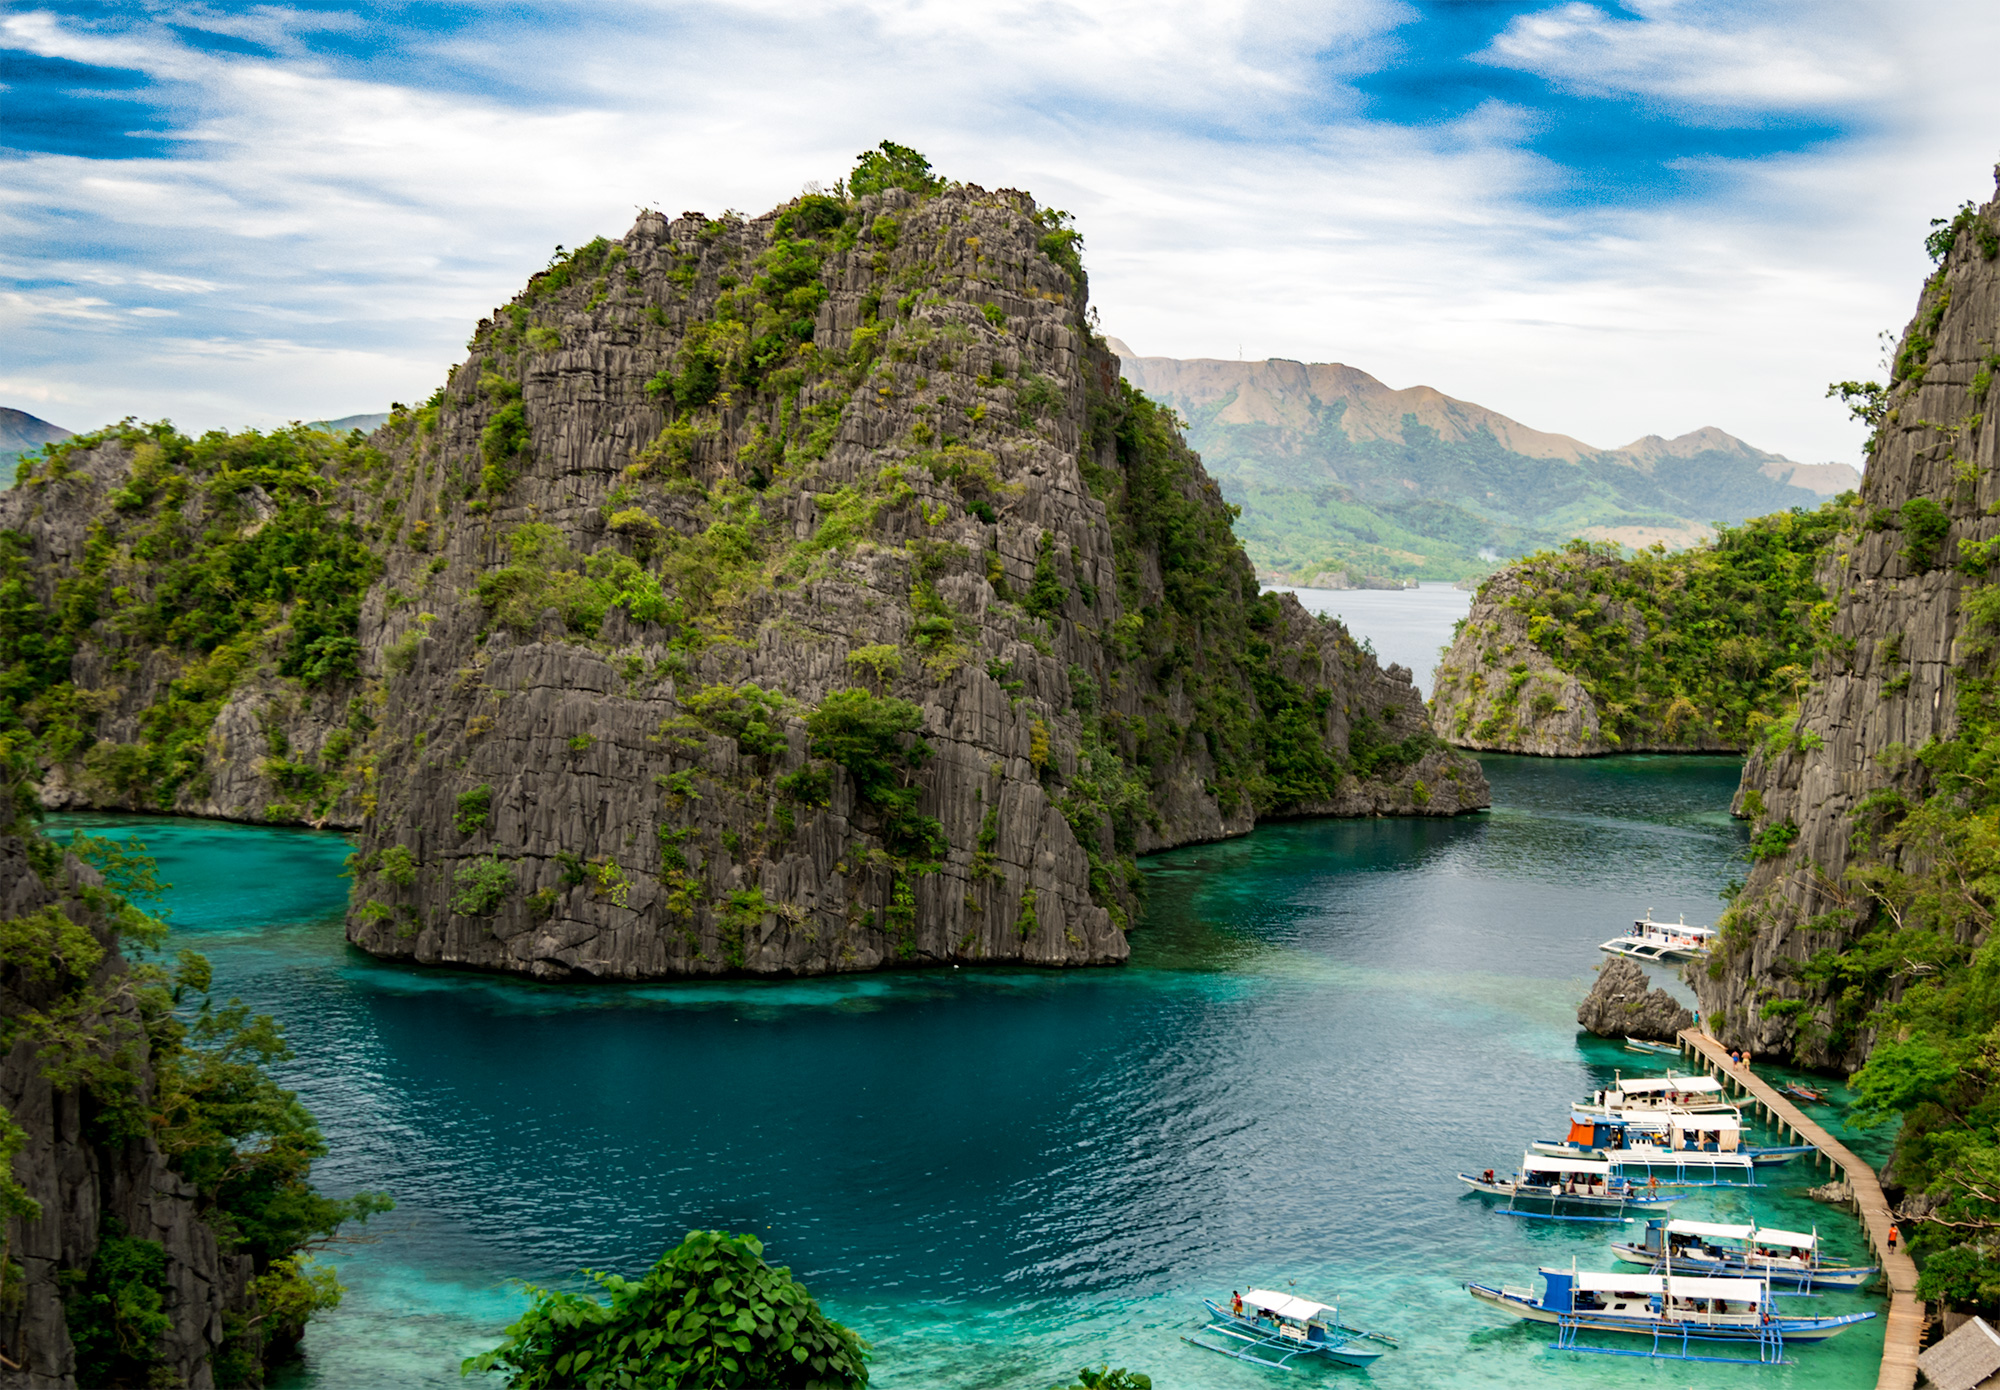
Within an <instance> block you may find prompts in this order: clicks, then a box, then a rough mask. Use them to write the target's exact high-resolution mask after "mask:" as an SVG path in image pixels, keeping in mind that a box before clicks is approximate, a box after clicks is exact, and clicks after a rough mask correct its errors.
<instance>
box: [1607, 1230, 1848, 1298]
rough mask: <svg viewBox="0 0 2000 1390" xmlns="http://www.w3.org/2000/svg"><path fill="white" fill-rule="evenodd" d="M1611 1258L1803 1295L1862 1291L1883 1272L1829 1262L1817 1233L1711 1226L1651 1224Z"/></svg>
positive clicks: (1616, 1247)
mask: <svg viewBox="0 0 2000 1390" xmlns="http://www.w3.org/2000/svg"><path fill="white" fill-rule="evenodd" d="M1611 1253H1612V1254H1614V1255H1616V1256H1617V1257H1618V1258H1619V1259H1621V1260H1623V1261H1625V1262H1626V1263H1627V1264H1635V1265H1647V1266H1650V1267H1651V1268H1652V1270H1653V1272H1654V1273H1655V1274H1714V1275H1747V1276H1749V1277H1751V1278H1758V1279H1768V1280H1769V1281H1770V1282H1771V1283H1772V1285H1773V1286H1778V1285H1783V1286H1785V1287H1788V1288H1792V1289H1795V1290H1796V1291H1797V1292H1800V1293H1804V1292H1806V1291H1808V1290H1810V1289H1812V1288H1814V1287H1815V1286H1818V1287H1822V1288H1830V1289H1858V1288H1860V1287H1861V1286H1862V1285H1864V1284H1866V1283H1867V1282H1868V1281H1869V1280H1870V1279H1871V1278H1873V1277H1874V1276H1875V1274H1876V1272H1877V1270H1878V1268H1879V1266H1876V1265H1836V1264H1828V1263H1826V1262H1825V1261H1824V1260H1822V1259H1821V1258H1820V1248H1819V1232H1818V1231H1814V1232H1812V1233H1811V1234H1810V1235H1808V1234H1805V1233H1804V1232H1801V1231H1776V1230H1772V1229H1770V1228H1769V1227H1764V1226H1721V1225H1717V1224H1715V1223H1714V1222H1709V1221H1668V1220H1665V1219H1660V1220H1654V1221H1648V1222H1647V1223H1646V1234H1645V1237H1644V1238H1643V1239H1642V1240H1641V1241H1640V1242H1639V1243H1638V1244H1636V1245H1634V1244H1631V1243H1628V1242H1624V1241H1613V1242H1612V1243H1611Z"/></svg>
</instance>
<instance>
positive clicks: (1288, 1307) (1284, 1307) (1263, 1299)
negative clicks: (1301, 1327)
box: [1243, 1289, 1333, 1322]
mask: <svg viewBox="0 0 2000 1390" xmlns="http://www.w3.org/2000/svg"><path fill="white" fill-rule="evenodd" d="M1243 1301H1244V1302H1245V1303H1247V1304H1249V1305H1251V1306H1252V1307H1256V1308H1264V1309H1267V1310H1269V1311H1270V1312H1273V1313H1276V1314H1277V1315H1278V1316H1279V1317H1281V1318H1297V1319H1298V1320H1299V1321H1300V1322H1305V1321H1306V1320H1308V1319H1310V1318H1316V1317H1318V1316H1319V1315H1320V1314H1321V1313H1331V1312H1332V1311H1333V1308H1332V1307H1331V1306H1330V1305H1328V1304H1325V1303H1315V1302H1313V1301H1312V1300H1311V1299H1310V1298H1297V1297H1294V1296H1293V1295H1291V1294H1288V1293H1276V1292H1273V1291H1272V1290H1270V1289H1252V1290H1250V1292H1248V1293H1246V1294H1244V1295H1243Z"/></svg>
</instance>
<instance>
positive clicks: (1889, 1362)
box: [1680, 1028, 1924, 1390]
mask: <svg viewBox="0 0 2000 1390" xmlns="http://www.w3.org/2000/svg"><path fill="white" fill-rule="evenodd" d="M1680 1041H1681V1046H1682V1047H1683V1048H1685V1049H1687V1050H1688V1051H1691V1052H1693V1053H1694V1054H1695V1055H1696V1056H1698V1057H1700V1058H1701V1059H1702V1060H1703V1061H1705V1062H1707V1063H1708V1064H1709V1070H1710V1072H1711V1074H1715V1075H1719V1076H1723V1077H1727V1078H1728V1079H1729V1080H1730V1081H1731V1082H1733V1083H1735V1084H1736V1085H1737V1086H1740V1087H1741V1088H1742V1089H1743V1090H1744V1091H1745V1092H1747V1093H1748V1094H1750V1095H1751V1096H1754V1097H1755V1098H1756V1099H1757V1101H1759V1102H1760V1103H1761V1104H1762V1105H1763V1107H1764V1113H1765V1114H1766V1115H1767V1116H1769V1117H1770V1118H1771V1119H1772V1121H1773V1122H1774V1123H1775V1122H1778V1121H1782V1122H1783V1123H1785V1124H1786V1125H1789V1126H1790V1127H1791V1129H1792V1132H1793V1133H1795V1134H1797V1135H1799V1136H1800V1141H1801V1142H1802V1143H1807V1144H1811V1145H1813V1146H1814V1147H1815V1148H1817V1149H1818V1150H1819V1151H1820V1152H1821V1153H1823V1154H1825V1155H1826V1156H1827V1158H1828V1160H1830V1161H1831V1162H1832V1163H1834V1164H1835V1165H1836V1166H1838V1167H1839V1168H1840V1170H1841V1173H1842V1175H1843V1176H1844V1177H1845V1178H1846V1179H1847V1182H1848V1185H1849V1186H1850V1187H1852V1188H1853V1189H1854V1201H1855V1206H1856V1207H1857V1208H1858V1209H1859V1211H1860V1214H1861V1224H1862V1225H1863V1227H1865V1228H1866V1229H1867V1232H1868V1247H1869V1249H1871V1250H1873V1251H1874V1252H1875V1258H1876V1259H1877V1260H1878V1261H1879V1262H1880V1263H1881V1265H1882V1276H1883V1278H1885V1279H1887V1280H1888V1282H1889V1316H1888V1319H1887V1322H1886V1325H1885V1326H1884V1328H1883V1335H1882V1371H1881V1374H1880V1375H1879V1376H1878V1377H1876V1380H1875V1390H1914V1387H1915V1386H1916V1383H1917V1352H1918V1351H1919V1350H1921V1349H1922V1347H1923V1340H1924V1305H1923V1302H1922V1300H1921V1299H1919V1298H1918V1297H1917V1266H1916V1264H1915V1262H1913V1261H1912V1260H1911V1259H1910V1257H1909V1255H1908V1254H1907V1253H1905V1252H1904V1250H1903V1249H1902V1247H1901V1246H1898V1247H1897V1248H1896V1249H1895V1250H1894V1251H1891V1250H1890V1249H1889V1227H1890V1226H1891V1225H1892V1224H1894V1222H1895V1219H1896V1218H1895V1216H1894V1214H1893V1213H1891V1212H1890V1210H1889V1199H1888V1198H1886V1197H1884V1196H1883V1195H1882V1184H1881V1183H1880V1182H1879V1181H1878V1180H1877V1179H1876V1177H1875V1170H1874V1169H1873V1168H1871V1167H1869V1166H1868V1165H1867V1164H1866V1163H1863V1162H1862V1161H1861V1160H1860V1159H1859V1158H1858V1157H1856V1156H1855V1154H1854V1153H1853V1151H1852V1150H1850V1149H1849V1148H1848V1147H1847V1146H1846V1145H1845V1144H1842V1143H1841V1142H1840V1141H1839V1140H1837V1139H1835V1138H1834V1137H1833V1136H1832V1135H1831V1134H1828V1133H1827V1132H1826V1131H1825V1130H1823V1129H1821V1128H1820V1127H1819V1126H1818V1125H1817V1124H1815V1123H1814V1122H1813V1121H1812V1120H1811V1119H1809V1118H1808V1117H1807V1116H1806V1114H1805V1112H1804V1111H1802V1110H1800V1109H1799V1108H1798V1107H1797V1106H1795V1105H1793V1104H1792V1103H1791V1101H1789V1100H1787V1099H1786V1098H1785V1097H1784V1096H1783V1095H1782V1094H1781V1093H1780V1092H1779V1091H1778V1090H1777V1089H1776V1088H1775V1087H1773V1086H1772V1085H1771V1084H1770V1083H1769V1082H1766V1081H1764V1080H1763V1079H1762V1078H1760V1077H1758V1076H1757V1075H1756V1074H1755V1073H1754V1072H1752V1071H1751V1070H1750V1068H1748V1067H1742V1066H1736V1065H1733V1064H1732V1063H1731V1062H1730V1060H1729V1049H1728V1048H1726V1047H1724V1046H1723V1045H1722V1044H1721V1043H1719V1042H1717V1041H1716V1040H1715V1039H1714V1038H1711V1037H1710V1036H1709V1035H1708V1034H1706V1033H1700V1032H1696V1031H1695V1030H1694V1029H1692V1028H1684V1029H1682V1030H1681V1033H1680Z"/></svg>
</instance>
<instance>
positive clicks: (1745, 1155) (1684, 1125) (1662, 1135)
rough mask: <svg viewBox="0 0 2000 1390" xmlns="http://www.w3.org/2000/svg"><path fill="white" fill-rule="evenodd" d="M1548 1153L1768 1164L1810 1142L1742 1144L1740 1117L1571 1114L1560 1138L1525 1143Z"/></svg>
mask: <svg viewBox="0 0 2000 1390" xmlns="http://www.w3.org/2000/svg"><path fill="white" fill-rule="evenodd" d="M1529 1147H1530V1148H1532V1149H1533V1150H1534V1151H1535V1152H1536V1153H1541V1154H1548V1155H1550V1156H1551V1157H1554V1158H1597V1159H1603V1160H1606V1161H1607V1162H1611V1163H1616V1164H1619V1165H1621V1166H1630V1165H1633V1164H1638V1163H1644V1164H1648V1165H1652V1166H1659V1165H1662V1164H1666V1165H1672V1166H1678V1167H1693V1168H1699V1167H1711V1168H1744V1167H1757V1168H1769V1167H1772V1166H1775V1165H1777V1164H1780V1163H1790V1162H1791V1161H1792V1160H1793V1159H1794V1158H1796V1157H1798V1156H1799V1155H1800V1154H1802V1153H1811V1152H1812V1148H1813V1146H1812V1145H1810V1144H1771V1145H1763V1146H1755V1147H1745V1145H1744V1143H1743V1121H1742V1120H1740V1119H1738V1118H1737V1117H1736V1116H1734V1115H1721V1114H1701V1115H1690V1114H1686V1113H1684V1112H1681V1111H1675V1112H1673V1113H1671V1114H1666V1115H1585V1114H1581V1113H1572V1114H1571V1115H1570V1117H1569V1136H1568V1137H1567V1138H1566V1139H1538V1140H1536V1141H1535V1142H1534V1143H1533V1144H1531V1145H1529Z"/></svg>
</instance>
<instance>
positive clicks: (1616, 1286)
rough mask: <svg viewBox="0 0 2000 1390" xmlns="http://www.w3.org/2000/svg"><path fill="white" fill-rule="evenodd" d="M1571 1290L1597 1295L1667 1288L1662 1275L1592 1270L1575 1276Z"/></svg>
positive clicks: (1652, 1292) (1555, 1271) (1552, 1272)
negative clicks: (1609, 1272)
mask: <svg viewBox="0 0 2000 1390" xmlns="http://www.w3.org/2000/svg"><path fill="white" fill-rule="evenodd" d="M1542 1273H1544V1274H1566V1273H1568V1271H1567V1270H1561V1269H1545V1270H1543V1271H1542ZM1575 1280H1576V1282H1575V1283H1574V1284H1573V1285H1571V1287H1572V1288H1577V1289H1589V1290H1592V1291H1594V1292H1597V1293H1645V1294H1654V1293H1660V1292H1663V1291H1664V1290H1665V1288H1666V1286H1667V1279H1666V1276H1665V1275H1663V1274H1606V1273H1600V1272H1598V1271H1597V1270H1594V1269H1586V1270H1584V1271H1583V1272H1582V1273H1580V1274H1578V1275H1576V1276H1575Z"/></svg>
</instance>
